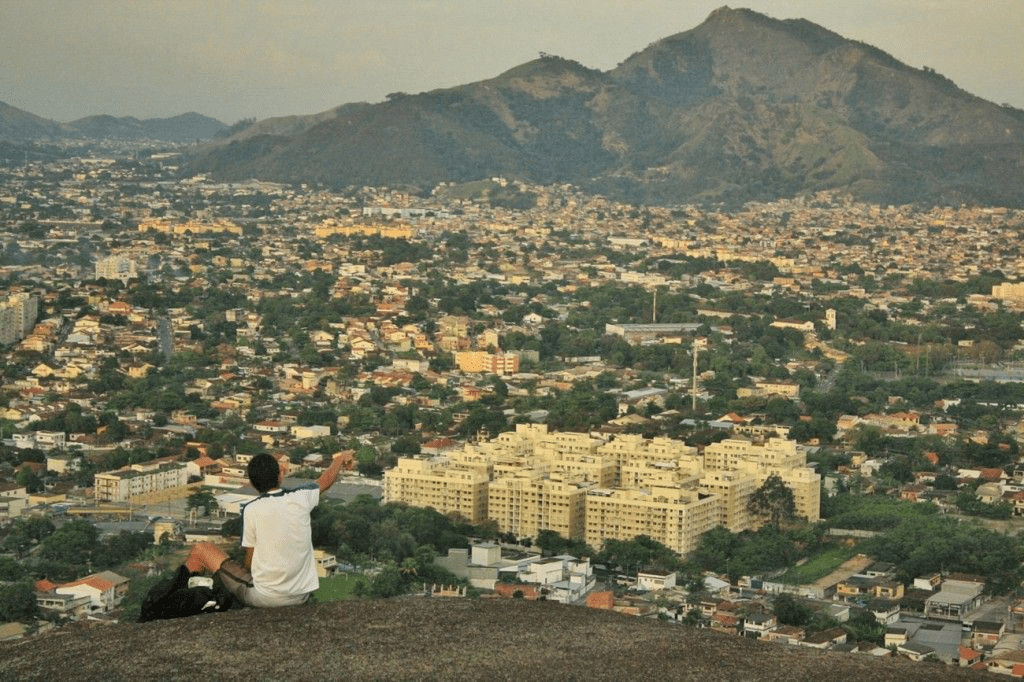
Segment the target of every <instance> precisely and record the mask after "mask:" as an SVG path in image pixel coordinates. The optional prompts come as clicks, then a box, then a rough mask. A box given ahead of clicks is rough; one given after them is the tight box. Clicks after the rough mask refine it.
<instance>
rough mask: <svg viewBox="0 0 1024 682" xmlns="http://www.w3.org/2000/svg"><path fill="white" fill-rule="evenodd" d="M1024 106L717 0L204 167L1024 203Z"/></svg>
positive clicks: (219, 157) (330, 178)
mask: <svg viewBox="0 0 1024 682" xmlns="http://www.w3.org/2000/svg"><path fill="white" fill-rule="evenodd" d="M1022 163H1024V112H1022V111H1020V110H1017V109H1013V108H1009V107H1001V106H998V105H996V104H993V103H991V102H987V101H984V100H982V99H980V98H978V97H975V96H973V95H970V94H969V93H967V92H964V91H963V90H961V89H959V88H958V87H957V86H956V85H954V84H953V83H952V82H951V81H949V80H948V79H946V78H944V77H943V76H941V75H939V74H937V73H935V72H933V71H931V70H930V69H927V68H921V69H918V68H913V67H910V66H907V65H905V64H902V63H900V62H899V61H897V60H896V59H894V58H893V57H891V56H890V55H888V54H886V53H884V52H882V51H881V50H878V49H876V48H873V47H871V46H869V45H865V44H863V43H858V42H854V41H850V40H847V39H845V38H843V37H842V36H839V35H837V34H835V33H833V32H831V31H828V30H827V29H825V28H822V27H820V26H817V25H815V24H812V23H810V22H807V21H803V20H787V21H779V20H775V19H771V18H768V17H766V16H763V15H761V14H758V13H756V12H752V11H750V10H732V9H729V8H722V9H719V10H716V11H715V12H713V13H712V14H711V15H710V16H709V17H708V18H707V20H706V21H705V22H704V23H703V24H701V25H700V26H698V27H696V28H694V29H692V30H690V31H687V32H684V33H680V34H677V35H674V36H671V37H668V38H665V39H664V40H661V41H658V42H656V43H654V44H652V45H650V46H649V47H647V48H646V49H644V50H642V51H640V52H637V53H636V54H634V55H632V56H631V57H629V58H628V59H626V60H625V61H624V62H623V63H622V64H620V65H619V66H618V67H616V68H615V69H612V70H611V71H607V72H602V71H596V70H593V69H588V68H586V67H585V66H583V65H581V64H578V63H575V62H572V61H569V60H565V59H560V58H558V57H552V56H544V57H541V58H540V59H537V60H534V61H532V62H529V63H526V64H523V65H521V66H518V67H516V68H513V69H511V70H509V71H507V72H505V73H503V74H501V75H499V76H497V77H495V78H493V79H490V80H486V81H481V82H478V83H471V84H468V85H464V86H460V87H455V88H450V89H444V90H435V91H431V92H426V93H421V94H416V95H406V94H402V93H395V94H393V95H390V96H389V98H388V100H387V101H386V102H383V103H379V104H374V105H369V104H361V105H347V106H343V107H338V108H337V109H333V110H331V111H329V112H324V113H323V114H318V115H317V116H313V117H293V118H289V119H276V120H275V121H274V122H268V123H266V124H262V122H261V123H259V124H256V125H255V126H252V127H250V128H249V129H247V130H246V131H243V132H242V133H241V134H238V135H235V136H232V137H230V138H229V139H227V140H224V141H222V142H219V143H217V144H215V145H213V146H210V147H208V148H206V149H205V150H204V151H203V153H201V154H200V155H199V156H198V157H197V158H196V159H195V161H194V163H193V166H192V167H193V168H194V169H195V170H197V171H212V172H213V173H214V174H215V175H216V176H218V177H220V178H224V179H243V178H248V177H260V178H266V179H274V180H281V181H306V182H309V181H314V182H322V183H325V184H328V185H334V186H344V185H350V184H352V185H358V184H406V185H411V186H415V187H420V188H422V189H429V188H430V187H433V186H434V184H436V183H437V182H438V181H443V180H449V181H465V180H473V179H479V178H482V177H488V176H494V175H505V176H508V177H513V178H520V179H524V180H528V181H534V182H541V183H547V182H554V181H564V182H571V183H574V184H576V185H579V186H581V187H584V188H586V189H589V190H591V191H596V192H601V193H605V194H608V195H610V196H613V197H616V198H620V199H626V200H630V201H638V202H650V203H677V202H686V201H726V202H730V203H737V202H742V201H746V200H750V199H771V198H774V197H778V196H791V195H794V194H798V193H802V192H811V191H817V190H822V189H831V190H839V191H843V192H849V193H851V194H853V195H855V196H856V197H858V198H861V199H866V200H875V201H899V202H906V201H928V202H942V203H960V202H981V203H993V204H1006V205H1015V206H1016V205H1021V203H1022V201H1024V192H1022V191H1021V190H1022V189H1024V176H1022V175H1021V173H1020V167H1021V164H1022Z"/></svg>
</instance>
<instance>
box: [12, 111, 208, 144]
mask: <svg viewBox="0 0 1024 682" xmlns="http://www.w3.org/2000/svg"><path fill="white" fill-rule="evenodd" d="M227 129H228V126H226V125H224V124H223V123H221V122H220V121H218V120H216V119H213V118H210V117H209V116H202V115H201V114H197V113H194V112H189V113H187V114H181V115H179V116H173V117H171V118H150V119H145V120H139V119H137V118H133V117H131V116H125V117H122V118H115V117H113V116H106V115H102V116H88V117H86V118H80V119H78V120H76V121H71V122H70V123H58V122H57V121H51V120H49V119H45V118H41V117H39V116H36V115H35V114H30V113H29V112H27V111H23V110H21V109H18V108H17V107H12V106H10V105H9V104H5V103H3V102H0V141H5V142H9V143H25V142H35V141H54V140H59V139H67V138H71V139H89V138H92V139H102V138H114V139H121V140H141V139H149V140H158V141H162V142H194V141H196V140H209V139H211V138H213V137H214V136H215V135H217V134H218V133H221V132H223V131H226V130H227Z"/></svg>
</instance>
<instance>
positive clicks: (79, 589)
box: [54, 571, 128, 613]
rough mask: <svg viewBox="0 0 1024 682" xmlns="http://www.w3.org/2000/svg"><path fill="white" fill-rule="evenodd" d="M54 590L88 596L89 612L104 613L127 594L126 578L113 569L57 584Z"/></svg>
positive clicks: (58, 592) (75, 595)
mask: <svg viewBox="0 0 1024 682" xmlns="http://www.w3.org/2000/svg"><path fill="white" fill-rule="evenodd" d="M54 591H55V592H56V593H57V594H66V595H70V596H72V597H77V598H81V597H88V598H89V611H90V612H92V613H96V612H103V613H106V612H108V611H112V610H113V609H114V608H116V607H117V606H118V605H120V604H121V601H122V600H123V599H124V597H125V595H126V594H128V578H125V577H123V576H120V575H118V574H117V573H114V572H113V571H101V572H99V573H94V574H93V575H89V576H86V577H84V578H82V579H80V580H76V581H74V582H70V583H64V584H63V585H58V586H57V588H56V589H55V590H54Z"/></svg>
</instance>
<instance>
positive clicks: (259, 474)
mask: <svg viewBox="0 0 1024 682" xmlns="http://www.w3.org/2000/svg"><path fill="white" fill-rule="evenodd" d="M246 472H247V473H248V474H249V482H250V483H252V487H253V488H256V490H257V491H259V492H260V493H265V492H267V491H268V490H273V489H274V488H276V487H277V486H278V484H279V483H280V482H281V467H280V466H279V465H278V463H277V460H276V459H274V458H273V457H271V456H270V455H268V454H267V453H265V452H261V453H260V454H258V455H256V456H255V457H253V458H252V459H250V460H249V468H248V469H247V470H246Z"/></svg>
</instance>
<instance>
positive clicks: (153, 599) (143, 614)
mask: <svg viewBox="0 0 1024 682" xmlns="http://www.w3.org/2000/svg"><path fill="white" fill-rule="evenodd" d="M191 577H192V573H191V572H190V571H189V570H188V569H187V568H186V567H185V566H184V565H181V566H179V567H178V570H177V572H176V573H175V574H174V575H173V576H169V577H165V578H163V579H162V580H160V582H158V583H157V584H156V585H154V586H153V587H151V588H150V590H149V592H147V593H146V597H145V599H143V600H142V606H141V608H140V609H139V622H140V623H145V622H146V621H150V620H158V619H161V618H182V617H184V616H197V615H199V614H201V613H214V612H216V611H227V610H228V609H230V608H232V606H234V603H235V597H234V595H232V594H231V592H229V591H228V589H227V588H226V587H224V585H223V584H222V583H221V582H220V580H219V579H217V578H214V579H213V587H208V586H206V585H195V586H193V587H189V585H188V583H189V578H191Z"/></svg>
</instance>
